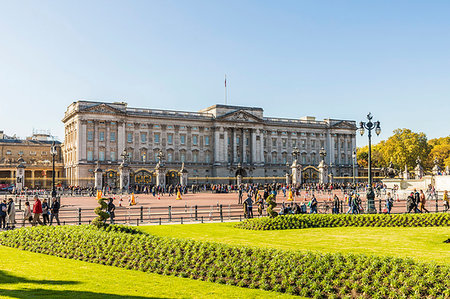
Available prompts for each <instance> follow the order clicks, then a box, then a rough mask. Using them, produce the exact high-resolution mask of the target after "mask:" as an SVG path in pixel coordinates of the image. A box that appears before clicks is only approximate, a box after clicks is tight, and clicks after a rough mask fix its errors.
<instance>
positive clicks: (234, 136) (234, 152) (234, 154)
mask: <svg viewBox="0 0 450 299" xmlns="http://www.w3.org/2000/svg"><path fill="white" fill-rule="evenodd" d="M236 130H237V129H236V128H233V163H237V162H238V160H237V144H236V137H237V136H236Z"/></svg>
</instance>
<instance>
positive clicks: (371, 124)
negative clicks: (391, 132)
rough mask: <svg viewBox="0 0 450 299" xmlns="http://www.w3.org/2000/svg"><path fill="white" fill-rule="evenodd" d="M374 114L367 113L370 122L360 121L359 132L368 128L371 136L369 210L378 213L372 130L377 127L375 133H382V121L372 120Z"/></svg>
mask: <svg viewBox="0 0 450 299" xmlns="http://www.w3.org/2000/svg"><path fill="white" fill-rule="evenodd" d="M372 118H373V117H372V114H371V113H369V114H367V119H368V122H360V123H359V133H360V134H361V136H363V135H364V130H367V135H368V137H369V157H368V161H367V162H368V164H369V165H368V166H369V169H368V179H369V187H368V189H367V211H368V212H369V213H376V209H375V193H374V192H373V189H372V130H373V129H375V133H376V134H377V135H380V133H381V127H380V122H379V121H376V122H372Z"/></svg>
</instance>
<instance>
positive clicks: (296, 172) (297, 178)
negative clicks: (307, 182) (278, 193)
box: [291, 159, 302, 186]
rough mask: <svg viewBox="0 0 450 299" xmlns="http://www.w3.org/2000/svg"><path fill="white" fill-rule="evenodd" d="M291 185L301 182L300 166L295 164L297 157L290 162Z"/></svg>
mask: <svg viewBox="0 0 450 299" xmlns="http://www.w3.org/2000/svg"><path fill="white" fill-rule="evenodd" d="M291 169H292V185H294V186H296V185H300V184H301V183H302V166H301V165H299V164H297V159H295V160H294V162H292V165H291Z"/></svg>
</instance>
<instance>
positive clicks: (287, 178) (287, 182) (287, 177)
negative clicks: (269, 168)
mask: <svg viewBox="0 0 450 299" xmlns="http://www.w3.org/2000/svg"><path fill="white" fill-rule="evenodd" d="M289 181H290V180H289V173H287V172H286V186H287V185H289Z"/></svg>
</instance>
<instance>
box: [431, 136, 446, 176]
mask: <svg viewBox="0 0 450 299" xmlns="http://www.w3.org/2000/svg"><path fill="white" fill-rule="evenodd" d="M428 144H429V145H430V146H431V147H432V149H431V151H430V162H433V164H434V159H437V160H438V161H439V166H440V167H441V168H442V169H443V168H444V167H445V166H450V136H449V137H442V138H435V139H431V140H430V141H429V142H428Z"/></svg>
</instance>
